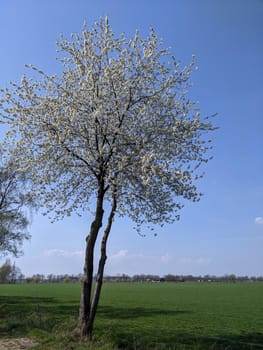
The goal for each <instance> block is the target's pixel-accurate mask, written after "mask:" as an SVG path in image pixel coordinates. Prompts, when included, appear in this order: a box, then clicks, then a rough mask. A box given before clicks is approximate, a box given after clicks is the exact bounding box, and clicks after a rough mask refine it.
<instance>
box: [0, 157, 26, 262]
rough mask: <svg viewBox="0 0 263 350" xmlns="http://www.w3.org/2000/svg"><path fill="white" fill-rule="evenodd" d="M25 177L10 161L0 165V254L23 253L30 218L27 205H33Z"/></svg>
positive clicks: (16, 254) (15, 254)
mask: <svg viewBox="0 0 263 350" xmlns="http://www.w3.org/2000/svg"><path fill="white" fill-rule="evenodd" d="M24 186H25V177H24V176H23V175H22V174H21V173H19V172H18V171H16V170H15V168H14V164H13V163H12V162H11V161H9V162H7V163H4V162H2V164H1V165H0V254H8V253H11V254H12V255H14V256H18V255H19V254H21V246H22V243H23V241H24V240H26V239H29V237H30V235H29V234H28V232H27V227H28V224H29V220H28V218H27V215H26V212H25V207H26V206H28V205H29V204H30V205H31V204H32V203H31V196H30V195H29V193H27V192H26V191H25V187H24Z"/></svg>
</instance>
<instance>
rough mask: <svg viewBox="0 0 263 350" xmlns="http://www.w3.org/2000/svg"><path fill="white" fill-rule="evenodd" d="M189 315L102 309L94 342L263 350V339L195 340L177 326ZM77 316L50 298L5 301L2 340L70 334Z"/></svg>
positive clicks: (70, 305) (73, 305) (130, 348)
mask: <svg viewBox="0 0 263 350" xmlns="http://www.w3.org/2000/svg"><path fill="white" fill-rule="evenodd" d="M191 313H192V312H191V311H189V310H163V309H161V308H147V307H132V308H131V307H130V308H118V307H114V306H100V307H99V309H98V315H97V318H96V324H95V338H96V339H97V340H99V341H101V340H104V341H105V343H109V344H113V346H114V349H125V350H134V349H136V350H148V349H154V350H166V349H167V350H168V349H169V350H174V349H175V350H178V349H179V350H182V349H184V350H186V349H189V350H190V349H195V350H197V349H198V350H206V349H207V350H226V349H227V350H246V349H252V350H257V349H258V350H260V349H263V333H251V332H250V333H249V332H248V333H247V334H242V335H240V334H237V335H233V334H219V335H217V336H214V337H212V336H211V337H210V336H209V335H208V334H207V335H204V334H195V335H193V334H192V333H191V330H190V329H189V330H187V329H185V331H184V330H183V331H182V327H181V328H179V327H178V326H177V325H178V324H177V322H178V321H180V320H182V319H184V320H185V319H187V317H188V315H189V317H190V316H191ZM77 316H78V303H77V302H76V301H67V302H65V301H64V300H63V301H60V300H58V299H56V298H50V297H21V296H17V297H14V296H12V297H11V296H10V297H9V296H1V297H0V337H12V336H25V335H27V334H29V333H30V332H32V331H34V330H41V331H43V332H45V334H46V336H48V335H52V334H54V332H55V331H56V330H57V327H58V326H60V327H61V329H63V327H67V325H68V330H67V331H68V333H69V334H70V332H71V331H72V329H73V327H74V326H75V325H76V320H77ZM166 316H168V317H167V319H169V320H170V323H169V325H168V324H167V326H166V323H165V322H163V321H164V320H165V317H166ZM160 319H162V322H161V323H160V322H159V321H160ZM171 319H172V321H171ZM126 321H127V322H126ZM171 322H172V323H171ZM186 325H187V323H186ZM71 327H72V328H71ZM185 327H187V326H185ZM54 339H55V338H54ZM96 339H95V340H96ZM72 349H74V346H73V347H72Z"/></svg>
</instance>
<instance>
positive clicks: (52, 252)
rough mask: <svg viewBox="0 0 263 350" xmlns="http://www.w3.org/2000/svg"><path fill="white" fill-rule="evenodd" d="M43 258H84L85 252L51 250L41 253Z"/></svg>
mask: <svg viewBox="0 0 263 350" xmlns="http://www.w3.org/2000/svg"><path fill="white" fill-rule="evenodd" d="M41 255H42V256H46V257H51V256H56V257H59V256H63V257H66V258H67V257H74V256H76V257H82V256H84V252H83V251H81V250H77V251H69V250H62V249H49V250H44V251H43V252H42V253H41Z"/></svg>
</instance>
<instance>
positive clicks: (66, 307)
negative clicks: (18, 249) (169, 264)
mask: <svg viewBox="0 0 263 350" xmlns="http://www.w3.org/2000/svg"><path fill="white" fill-rule="evenodd" d="M79 296H80V285H79V284H25V285H0V337H1V338H9V337H19V336H21V337H25V336H27V337H31V338H34V339H37V341H38V342H39V343H40V345H39V346H37V347H35V349H63V350H64V349H87V348H90V346H86V345H84V344H79V343H78V342H77V339H76V338H75V336H74V327H75V325H76V320H77V315H78V304H79ZM94 340H95V345H93V347H92V348H94V349H156V350H157V349H200V350H201V349H215V350H217V349H236V350H239V349H263V283H233V284H232V283H229V284H224V283H204V284H202V283H199V284H198V283H141V284H139V283H138V284H137V283H126V284H125V283H108V284H104V286H103V291H102V296H101V303H100V306H99V310H98V314H97V319H96V321H95V331H94Z"/></svg>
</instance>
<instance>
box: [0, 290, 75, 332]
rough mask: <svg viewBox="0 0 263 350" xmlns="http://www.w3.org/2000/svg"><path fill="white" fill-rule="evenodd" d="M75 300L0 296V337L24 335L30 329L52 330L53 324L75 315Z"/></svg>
mask: <svg viewBox="0 0 263 350" xmlns="http://www.w3.org/2000/svg"><path fill="white" fill-rule="evenodd" d="M77 314H78V304H77V303H76V302H70V301H68V302H66V303H65V301H63V303H62V302H60V301H59V300H57V299H55V298H50V297H21V296H10V297H9V296H1V297H0V337H3V336H7V335H9V336H10V335H17V336H19V335H25V334H27V332H29V331H30V330H32V329H41V330H44V331H48V332H50V331H52V329H53V328H54V326H56V325H58V324H60V323H62V322H64V321H66V320H67V319H68V318H69V317H72V316H73V317H77Z"/></svg>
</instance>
